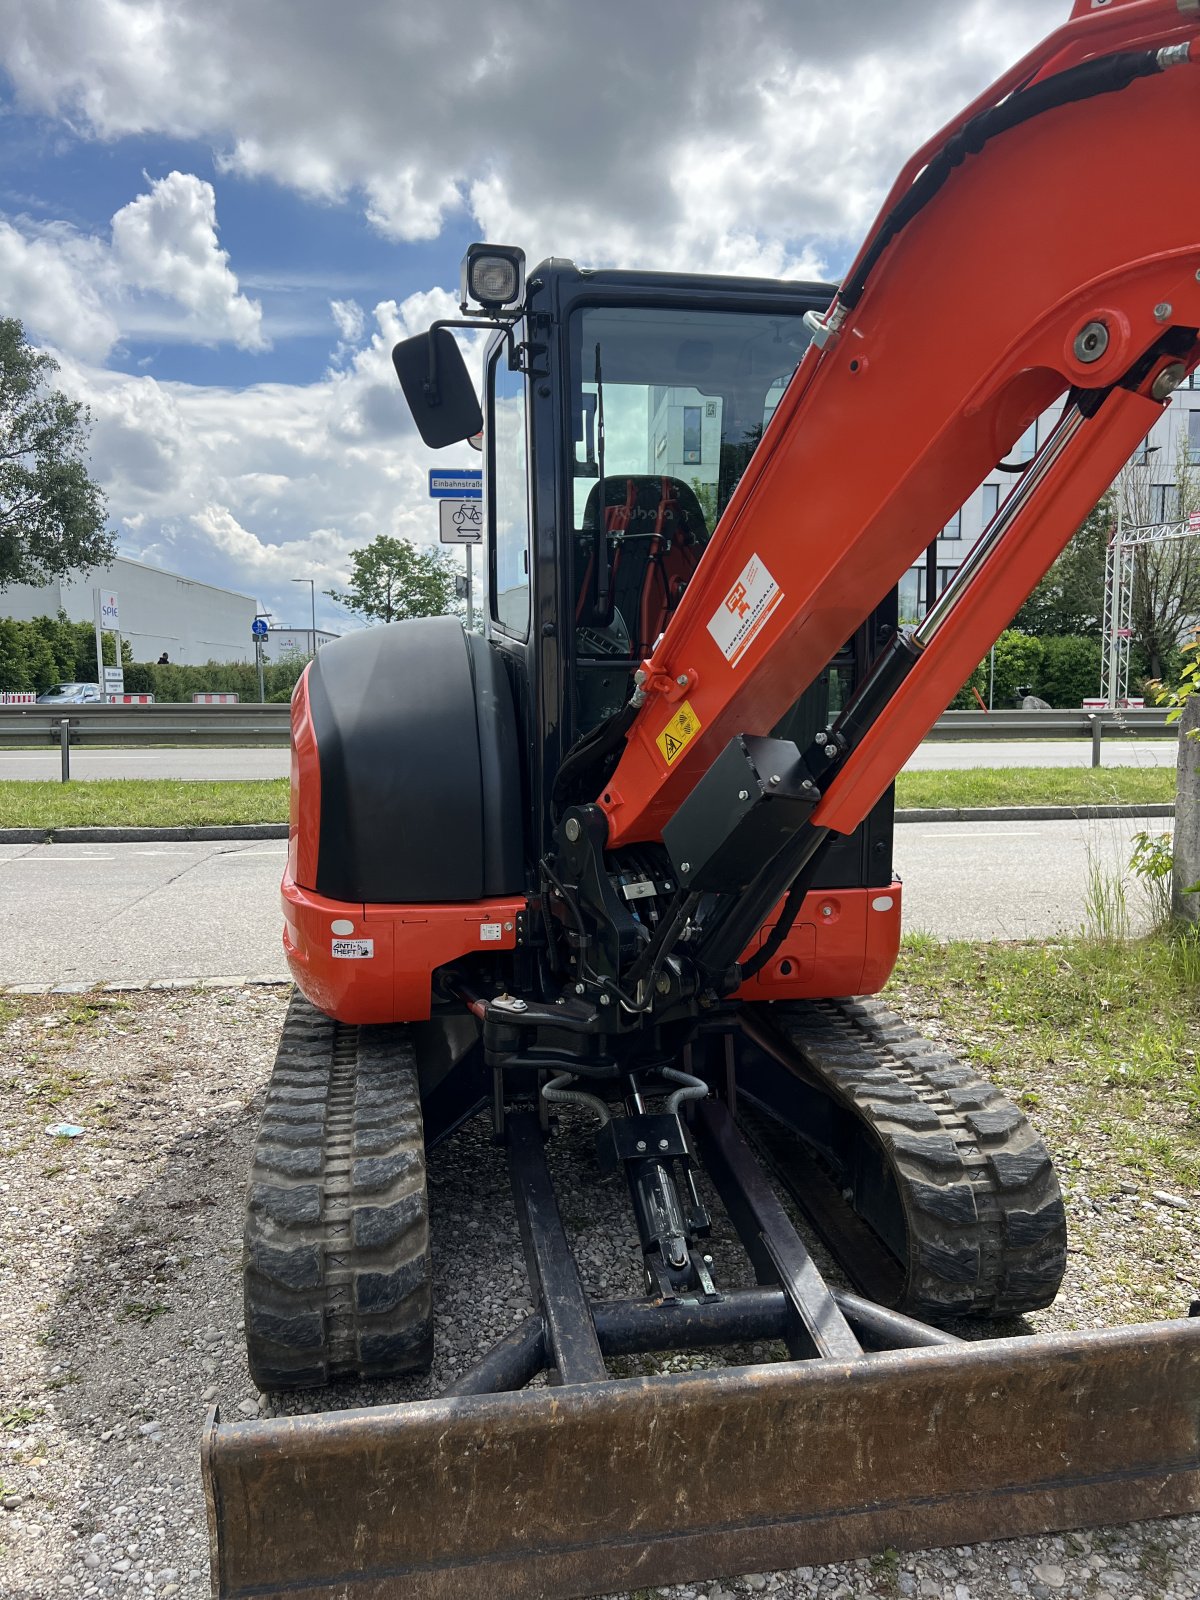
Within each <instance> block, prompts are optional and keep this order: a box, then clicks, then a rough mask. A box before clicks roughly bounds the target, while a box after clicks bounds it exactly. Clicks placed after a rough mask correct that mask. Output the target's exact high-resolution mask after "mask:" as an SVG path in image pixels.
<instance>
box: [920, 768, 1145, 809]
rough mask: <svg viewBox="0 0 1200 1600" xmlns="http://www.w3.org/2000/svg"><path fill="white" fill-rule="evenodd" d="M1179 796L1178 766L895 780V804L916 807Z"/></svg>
mask: <svg viewBox="0 0 1200 1600" xmlns="http://www.w3.org/2000/svg"><path fill="white" fill-rule="evenodd" d="M1174 798H1175V768H1174V767H1097V768H1095V769H1093V768H1091V767H964V768H962V769H961V770H959V771H956V772H902V773H901V774H900V776H899V777H898V778H897V780H896V804H897V805H898V806H904V807H914V808H926V807H932V806H953V807H959V806H966V807H970V806H1039V805H1040V806H1049V805H1054V806H1079V805H1117V804H1120V805H1141V804H1143V803H1145V802H1147V801H1153V802H1158V801H1172V800H1174Z"/></svg>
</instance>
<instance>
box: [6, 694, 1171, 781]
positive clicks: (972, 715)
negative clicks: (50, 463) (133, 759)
mask: <svg viewBox="0 0 1200 1600" xmlns="http://www.w3.org/2000/svg"><path fill="white" fill-rule="evenodd" d="M290 730H291V707H290V706H288V705H237V706H230V705H216V706H213V705H128V706H126V705H109V706H105V705H86V706H52V705H21V706H0V749H5V748H7V749H30V748H37V747H39V746H46V745H57V746H59V748H60V749H61V751H62V758H63V780H64V782H65V781H66V779H67V778H68V777H69V775H70V747H71V745H125V746H142V747H146V746H153V745H212V746H214V747H224V748H231V747H235V746H254V745H286V744H287V743H288V738H289V734H290ZM1131 734H1132V735H1138V734H1140V735H1142V736H1143V737H1146V736H1157V737H1159V738H1164V737H1165V738H1175V737H1176V729H1175V725H1174V724H1173V723H1168V722H1167V713H1166V711H1162V710H1159V709H1157V708H1154V707H1151V708H1147V709H1137V710H1128V711H947V712H946V713H945V714H944V715H943V716H941V717H939V719H938V721H937V723H936V725H935V726H934V727H933V729H932V730H931V732H930V734H929V738H931V739H966V740H970V739H1090V740H1091V741H1092V765H1093V766H1094V767H1098V766H1099V765H1100V745H1101V740H1102V739H1104V738H1112V737H1114V736H1120V735H1125V736H1128V735H1131ZM0 770H2V767H0Z"/></svg>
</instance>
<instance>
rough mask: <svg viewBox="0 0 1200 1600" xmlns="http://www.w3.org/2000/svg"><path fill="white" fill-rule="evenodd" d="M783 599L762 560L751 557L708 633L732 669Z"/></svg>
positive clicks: (710, 624)
mask: <svg viewBox="0 0 1200 1600" xmlns="http://www.w3.org/2000/svg"><path fill="white" fill-rule="evenodd" d="M782 599H783V591H782V590H781V589H780V587H779V585H778V584H777V583H776V582H775V579H774V578H773V577H772V576H771V574H770V573H769V572H768V571H767V569H766V567H765V566H764V565H763V563H762V560H761V559H760V558H759V557H758V556H751V557H750V559H749V561H747V563H746V565H745V566H744V567H743V568H742V570H741V572H740V573H739V575H738V579H737V582H736V583H735V584H734V586H733V588H732V589H730V591H729V593H728V594H727V595H726V596H725V598H724V600H722V602H721V604H720V605H719V606H718V607H717V612H716V615H715V616H714V617H713V618H712V619H711V621H710V622H709V624H708V631H709V633H711V634H712V636H713V638H714V639H715V640H716V641H717V643H718V645H720V647H721V650H722V652H723V653H724V656H725V659H726V661H728V662H729V664H730V666H733V665H735V664H736V662H737V660H738V658H739V657H740V656H741V655H742V654H743V652H744V651H745V650H746V648H747V646H748V645H749V643H750V641H751V639H753V638H754V636H755V634H756V633H757V632H758V631H759V629H760V628H761V627H762V625H763V623H764V622H765V621H766V620H767V618H768V617H769V616H770V615H771V613H772V611H774V609H775V607H776V606H777V605H778V604H779V602H780V601H781V600H782Z"/></svg>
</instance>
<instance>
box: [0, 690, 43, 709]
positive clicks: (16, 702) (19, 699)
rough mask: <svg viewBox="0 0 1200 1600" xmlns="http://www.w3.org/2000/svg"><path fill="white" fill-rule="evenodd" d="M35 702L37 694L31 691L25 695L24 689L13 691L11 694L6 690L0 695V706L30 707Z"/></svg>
mask: <svg viewBox="0 0 1200 1600" xmlns="http://www.w3.org/2000/svg"><path fill="white" fill-rule="evenodd" d="M36 702H37V694H36V693H34V692H32V691H30V692H28V693H27V692H26V691H25V690H24V689H21V690H19V691H18V690H13V691H12V692H11V693H10V692H9V691H8V690H7V689H6V690H5V691H4V693H3V694H0V706H31V705H34V704H36Z"/></svg>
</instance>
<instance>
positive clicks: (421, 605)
mask: <svg viewBox="0 0 1200 1600" xmlns="http://www.w3.org/2000/svg"><path fill="white" fill-rule="evenodd" d="M350 568H351V571H350V585H349V588H348V589H346V590H345V591H344V592H343V591H341V590H338V589H326V590H325V593H326V594H327V595H328V596H329V598H330V599H331V600H336V601H337V602H338V604H339V605H343V606H345V607H346V609H347V610H349V611H353V612H355V613H356V614H357V615H358V616H360V617H364V618H365V619H366V620H367V621H368V622H401V621H403V620H404V619H405V618H407V617H440V616H443V615H444V614H445V613H446V612H450V611H456V610H457V609H458V608H457V606H456V604H455V597H454V575H455V573H456V572H457V570H458V568H457V566H456V564H455V562H454V560H453V558H452V557H450V556H448V555H446V554H445V553H444V552H443V551H441V550H420V549H418V548H417V546H416V545H415V544H413V543H412V542H411V541H410V540H408V539H396V538H393V537H392V535H391V534H387V533H380V534H377V535H376V536H375V538H374V539H372V540H371V542H370V544H369V545H367V547H366V548H365V549H364V550H352V551H351V552H350Z"/></svg>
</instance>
